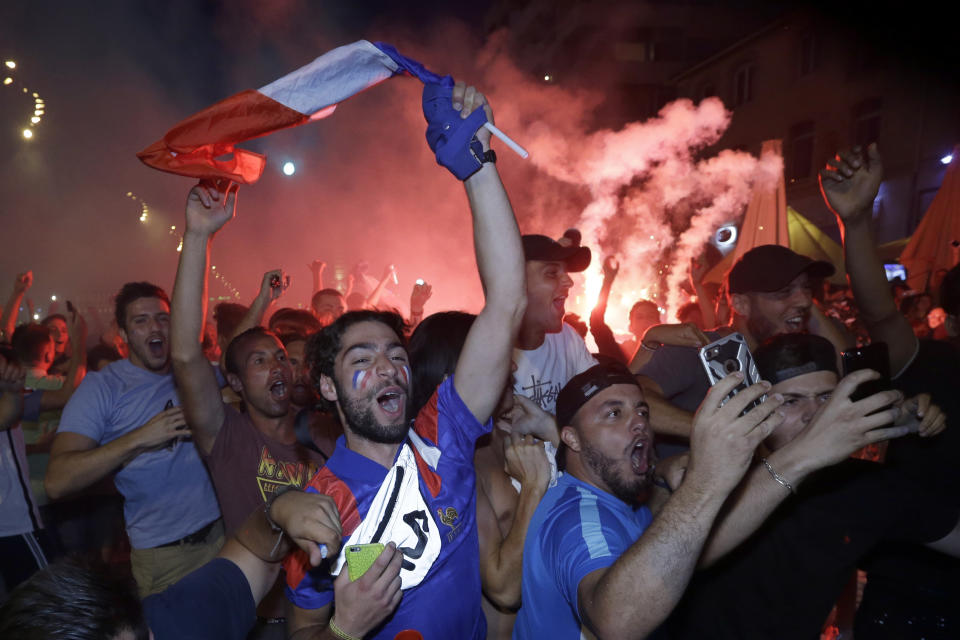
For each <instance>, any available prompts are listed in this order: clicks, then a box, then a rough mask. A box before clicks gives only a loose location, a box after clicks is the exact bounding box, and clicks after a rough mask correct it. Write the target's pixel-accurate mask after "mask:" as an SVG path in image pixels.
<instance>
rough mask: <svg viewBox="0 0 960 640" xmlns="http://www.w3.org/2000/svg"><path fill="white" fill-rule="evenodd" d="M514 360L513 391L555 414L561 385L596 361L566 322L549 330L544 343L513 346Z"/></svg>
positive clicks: (578, 335)
mask: <svg viewBox="0 0 960 640" xmlns="http://www.w3.org/2000/svg"><path fill="white" fill-rule="evenodd" d="M513 361H514V363H516V365H517V370H516V372H515V373H514V378H515V380H516V383H515V384H514V386H513V392H514V393H516V394H517V395H522V396H526V397H527V398H530V399H531V400H533V401H534V402H536V403H537V404H539V405H540V408H542V409H543V410H544V411H549V412H550V413H554V414H555V413H556V412H557V411H556V408H557V394H559V393H560V389H562V388H563V385H565V384H567V382H569V381H570V379H571V378H572V377H573V376H575V375H577V374H578V373H582V372H584V371H586V370H587V369H589V368H590V367H592V366H593V365H595V364H597V361H596V360H595V359H594V357H593V356H592V355H590V351H589V350H588V349H587V345H586V344H584V342H583V338H581V337H580V334H578V333H577V332H576V330H575V329H574V328H573V327H571V326H570V325H568V324H567V323H563V329H562V330H561V331H560V333H548V334H547V335H546V337H545V338H544V341H543V344H542V345H540V346H539V347H537V348H536V349H533V350H532V351H524V350H523V349H514V350H513Z"/></svg>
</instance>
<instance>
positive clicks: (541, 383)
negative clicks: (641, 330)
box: [513, 234, 597, 413]
mask: <svg viewBox="0 0 960 640" xmlns="http://www.w3.org/2000/svg"><path fill="white" fill-rule="evenodd" d="M523 255H524V258H525V264H524V274H525V276H526V282H527V310H526V312H525V313H524V315H523V323H522V324H521V325H520V333H519V335H518V336H517V342H516V345H515V347H516V348H515V349H514V350H513V361H514V363H515V364H516V365H517V371H516V374H515V377H516V383H515V384H514V393H517V394H519V395H522V396H526V397H527V398H530V399H531V400H533V401H534V402H536V403H537V404H538V405H540V408H541V409H543V410H544V411H547V412H548V413H553V412H554V411H555V406H556V402H557V393H559V391H560V389H561V387H563V385H565V384H566V383H567V381H568V380H570V378H572V377H573V376H575V375H576V374H578V373H580V372H581V371H585V370H586V369H589V368H590V367H592V366H593V365H595V364H596V363H597V361H596V360H595V359H594V358H593V356H592V355H590V351H589V350H588V349H587V345H586V344H585V343H584V342H583V338H581V337H580V335H579V334H578V333H577V332H576V330H575V329H574V328H573V327H571V326H570V325H568V324H565V323H564V322H563V314H564V311H565V307H566V300H567V295H568V294H569V293H570V287H572V286H573V280H572V279H571V278H570V274H571V273H579V272H581V271H583V270H585V269H586V268H587V267H588V266H590V249H589V248H588V247H582V246H580V244H579V243H573V242H568V243H566V244H561V243H559V242H557V241H555V240H553V239H551V238H548V237H547V236H542V235H536V234H531V235H525V236H523Z"/></svg>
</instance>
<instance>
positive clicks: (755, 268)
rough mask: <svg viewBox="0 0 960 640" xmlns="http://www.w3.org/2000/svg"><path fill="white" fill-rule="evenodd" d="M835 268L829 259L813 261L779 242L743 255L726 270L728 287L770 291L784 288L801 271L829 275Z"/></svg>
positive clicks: (742, 290)
mask: <svg viewBox="0 0 960 640" xmlns="http://www.w3.org/2000/svg"><path fill="white" fill-rule="evenodd" d="M835 271H836V269H835V268H834V267H833V265H832V264H830V263H829V262H824V261H823V260H811V259H810V258H808V257H807V256H802V255H800V254H799V253H795V252H793V251H791V250H790V249H787V248H786V247H781V246H780V245H778V244H764V245H760V246H759V247H754V248H753V249H750V251H747V252H746V253H745V254H743V255H742V256H740V259H739V260H737V262H736V264H734V265H733V267H732V268H731V269H730V271H729V272H728V273H727V290H728V291H729V292H730V293H751V292H759V293H770V292H771V291H779V290H780V289H783V288H784V287H786V286H787V285H788V284H790V283H791V282H792V281H793V279H794V278H796V277H797V276H799V275H800V274H801V273H806V274H807V275H809V276H810V277H811V278H826V277H828V276H832V275H833V274H834V272H835Z"/></svg>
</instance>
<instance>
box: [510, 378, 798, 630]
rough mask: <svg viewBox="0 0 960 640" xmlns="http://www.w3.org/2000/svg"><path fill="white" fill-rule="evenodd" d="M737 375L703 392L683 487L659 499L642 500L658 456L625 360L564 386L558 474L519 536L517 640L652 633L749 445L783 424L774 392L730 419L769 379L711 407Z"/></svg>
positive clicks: (741, 531)
mask: <svg viewBox="0 0 960 640" xmlns="http://www.w3.org/2000/svg"><path fill="white" fill-rule="evenodd" d="M742 379H743V376H742V374H740V373H739V372H737V373H734V374H731V375H730V376H727V377H726V378H724V379H723V380H721V381H720V382H719V383H718V384H717V385H716V386H715V387H714V388H713V389H712V390H711V391H710V393H709V394H708V395H707V398H706V399H705V400H704V403H703V406H702V407H701V409H700V411H699V412H698V413H697V417H696V419H695V423H694V433H693V438H692V443H691V449H692V454H691V458H690V461H689V463H688V464H687V466H686V471H685V474H684V475H683V478H682V482H676V481H673V482H672V483H671V484H672V485H673V486H675V489H673V490H672V491H673V492H672V494H670V495H669V496H668V497H667V496H665V495H664V494H663V493H662V492H661V493H660V494H659V495H656V496H653V495H652V494H651V488H652V483H653V480H654V473H655V468H656V462H657V459H656V454H655V453H654V450H653V446H652V440H653V433H652V431H651V430H650V425H649V417H650V410H649V407H648V406H647V403H646V401H645V399H644V394H643V391H642V390H641V388H640V385H639V384H638V383H637V380H636V377H635V376H634V375H633V374H632V373H631V372H630V371H629V370H628V369H627V368H626V367H624V366H622V365H619V364H609V365H603V364H601V365H596V366H594V367H591V368H590V369H588V370H587V371H585V372H583V373H581V374H579V375H577V376H574V377H573V379H571V380H570V382H568V383H567V384H566V386H564V388H563V389H562V390H561V391H560V395H559V397H558V399H557V424H558V425H562V427H561V430H560V440H561V442H562V445H563V449H562V450H561V452H562V454H563V456H564V457H565V462H566V471H565V473H564V474H563V475H562V476H560V478H559V479H558V481H557V484H556V485H555V486H553V487H551V488H549V489H547V492H546V494H545V495H544V497H543V499H541V501H540V504H539V505H538V506H537V510H536V512H535V513H534V515H533V519H532V520H531V521H530V526H529V529H528V530H527V537H526V541H525V544H524V549H523V581H522V586H521V589H522V602H523V604H522V605H521V607H520V612H519V614H518V616H517V622H516V625H515V626H514V629H513V637H514V638H515V639H518V640H527V639H533V638H552V639H554V640H566V639H570V640H574V639H579V638H583V637H594V635H595V636H596V637H599V638H607V637H610V638H627V637H629V638H643V637H647V635H648V634H650V633H652V632H653V631H654V630H655V629H657V627H658V626H659V625H660V624H661V623H662V622H663V620H664V619H665V618H666V617H667V615H668V614H669V613H670V611H671V610H672V609H673V607H674V606H675V605H676V603H677V602H678V601H679V599H680V597H681V596H682V594H683V591H684V589H685V588H686V585H687V583H688V582H689V580H690V576H691V574H692V573H693V570H694V568H695V567H696V565H697V562H698V560H700V558H701V555H702V552H703V550H704V545H705V543H706V541H707V536H708V534H709V533H710V530H711V527H712V526H713V522H714V519H715V518H716V517H717V515H718V513H719V512H720V508H721V506H722V505H723V504H724V502H725V501H726V499H727V497H728V495H729V493H730V491H731V490H732V489H733V488H734V487H735V486H736V485H737V484H738V483H739V481H740V479H741V477H742V476H743V474H744V472H745V471H746V470H747V468H748V466H749V464H750V460H751V457H752V454H753V450H754V448H755V447H756V446H757V445H758V444H759V443H760V442H761V441H762V440H763V438H765V437H766V436H767V435H769V433H770V432H771V431H772V430H773V429H774V428H776V427H777V426H778V425H779V423H780V421H781V419H782V417H781V416H780V415H779V414H778V413H775V412H774V411H775V410H776V408H777V407H778V406H779V404H780V401H779V399H777V398H773V397H771V398H768V399H766V401H765V402H763V403H761V404H759V405H758V406H756V407H755V408H753V409H752V410H750V411H749V412H747V413H746V414H745V415H744V416H740V415H739V414H740V411H741V410H743V409H744V408H745V407H747V406H748V403H749V402H751V401H753V400H755V399H757V398H759V397H760V396H761V395H762V394H763V393H765V391H766V390H767V389H769V386H770V385H769V384H766V383H758V384H755V385H751V386H750V387H749V388H747V389H746V390H744V391H742V392H741V393H739V394H737V395H736V396H734V397H733V398H732V399H731V400H729V401H728V402H726V404H724V405H723V406H720V403H721V401H722V400H723V399H724V397H725V396H726V395H727V393H728V392H729V391H730V390H731V389H732V388H733V387H734V386H735V385H736V384H739V383H740V381H741V380H742ZM661 491H662V490H661ZM651 498H655V499H651ZM731 530H733V531H736V534H735V535H733V536H731V537H726V536H724V538H725V539H724V540H723V542H722V543H721V544H720V545H715V548H714V549H711V550H709V551H707V552H703V555H704V556H706V555H711V556H712V555H713V554H714V553H721V554H722V553H724V552H725V548H728V547H727V545H728V544H735V540H739V539H742V538H741V536H744V535H746V534H748V533H749V529H748V528H747V527H740V526H734V527H732V528H731ZM591 634H593V635H591Z"/></svg>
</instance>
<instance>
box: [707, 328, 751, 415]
mask: <svg viewBox="0 0 960 640" xmlns="http://www.w3.org/2000/svg"><path fill="white" fill-rule="evenodd" d="M700 362H701V364H703V368H704V370H705V371H706V372H707V378H708V379H709V380H710V386H711V387H712V386H713V385H715V384H717V383H718V382H720V380H722V379H723V378H725V377H727V376H728V375H730V374H731V373H734V372H736V371H741V372H742V373H743V381H742V382H741V383H740V384H738V385H737V386H736V387H735V388H734V389H733V391H731V392H730V395H728V396H727V397H726V398H724V400H723V403H722V404H726V402H727V400H729V399H730V398H732V397H733V396H735V395H737V394H738V393H740V392H741V391H743V390H744V389H746V388H747V387H749V386H750V385H752V384H756V383H757V382H760V372H759V371H757V365H756V363H755V362H754V360H753V354H752V353H750V349H749V348H748V347H747V341H746V339H745V338H744V337H743V336H742V335H740V334H739V333H731V334H730V335H728V336H725V337H723V338H720V339H719V340H716V341H714V342H711V343H710V344H708V345H706V346H705V347H701V348H700ZM765 399H766V396H762V397H760V398H758V399H757V400H755V401H754V402H752V403H751V404H750V405H749V406H747V408H746V409H744V410H743V412H742V413H741V414H740V415H744V414H745V413H747V412H748V411H750V409H752V408H754V407H755V406H757V405H758V404H760V403H761V402H763V401H764V400H765Z"/></svg>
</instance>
